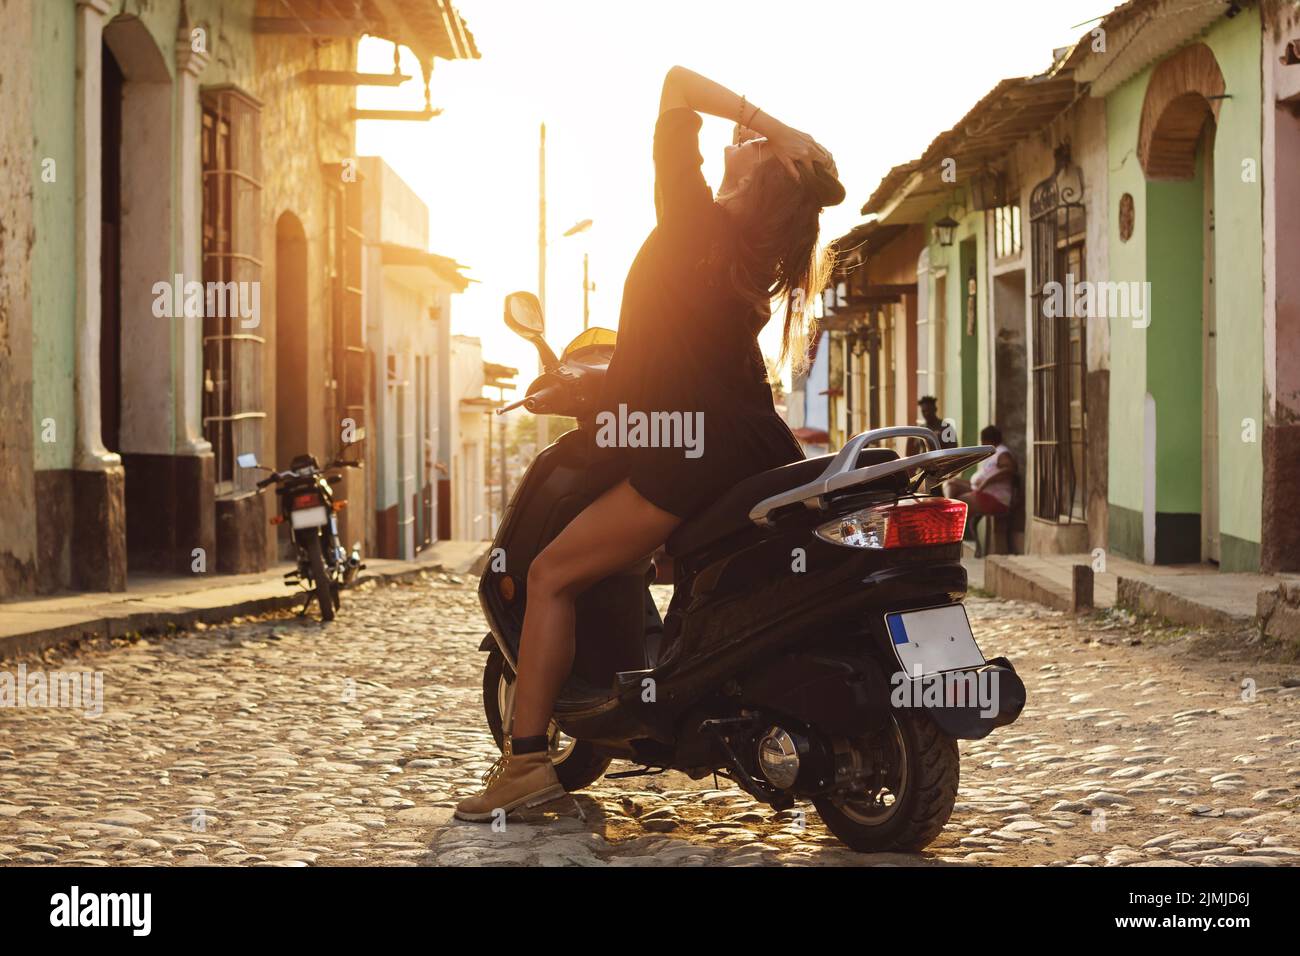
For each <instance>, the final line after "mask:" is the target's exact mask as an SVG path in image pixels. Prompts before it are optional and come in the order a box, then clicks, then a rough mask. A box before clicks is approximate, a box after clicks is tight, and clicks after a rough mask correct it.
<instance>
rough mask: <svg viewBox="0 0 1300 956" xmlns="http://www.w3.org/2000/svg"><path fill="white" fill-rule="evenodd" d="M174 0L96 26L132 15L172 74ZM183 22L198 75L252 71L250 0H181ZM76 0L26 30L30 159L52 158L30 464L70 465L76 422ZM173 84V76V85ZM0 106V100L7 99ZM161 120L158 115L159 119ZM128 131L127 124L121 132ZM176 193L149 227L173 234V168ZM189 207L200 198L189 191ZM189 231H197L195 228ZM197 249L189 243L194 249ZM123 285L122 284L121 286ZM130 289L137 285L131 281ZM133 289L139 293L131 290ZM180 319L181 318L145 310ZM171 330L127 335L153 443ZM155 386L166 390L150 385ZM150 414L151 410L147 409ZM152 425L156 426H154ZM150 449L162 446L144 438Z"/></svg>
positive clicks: (41, 226) (118, 13)
mask: <svg viewBox="0 0 1300 956" xmlns="http://www.w3.org/2000/svg"><path fill="white" fill-rule="evenodd" d="M181 6H182V3H181V0H124V2H122V3H120V4H119V5H118V6H117V7H116V8H115V9H114V10H113V12H112V13H111V14H110V15H109V16H108V17H106V18H105V27H106V28H107V27H108V26H110V25H111V24H112V22H113V20H114V19H116V18H119V17H122V18H131V17H134V18H138V19H139V21H140V23H141V24H142V25H143V26H144V27H145V29H146V30H147V31H148V34H149V37H150V38H151V40H152V42H153V43H154V44H155V45H156V46H157V49H158V53H159V55H160V56H161V58H162V60H163V62H164V63H165V64H166V69H167V70H168V71H169V72H170V74H171V76H172V77H173V79H174V78H175V75H176V39H177V31H178V27H179V25H180V18H181ZM185 6H186V8H187V10H188V13H189V18H190V21H191V23H192V24H194V25H195V26H198V27H201V28H202V29H203V30H204V31H205V35H204V37H203V42H205V43H206V47H207V50H208V51H209V54H210V57H211V59H210V61H209V63H208V65H207V68H206V69H205V71H204V73H203V74H202V76H201V77H200V83H202V84H204V85H210V84H212V85H215V84H221V83H238V84H239V85H241V86H245V87H247V86H248V84H249V83H250V80H251V76H252V74H253V69H254V63H253V41H252V36H251V29H252V13H253V2H252V0H188V2H187V3H186V4H185ZM75 14H76V2H75V0H41V2H39V3H35V4H33V31H32V47H31V49H32V51H33V52H34V54H35V55H34V56H32V57H31V67H32V100H33V102H34V107H35V108H34V111H33V114H32V135H33V137H34V139H35V146H36V157H37V163H38V164H39V163H41V162H42V161H44V160H47V159H48V160H51V161H52V162H53V166H52V167H50V168H51V169H52V172H53V176H54V178H53V180H52V181H46V180H45V179H44V178H42V177H41V176H40V172H41V169H40V167H39V165H38V169H37V179H36V183H35V194H34V216H35V221H36V241H35V243H34V245H33V248H32V304H33V310H34V315H35V325H36V331H35V336H34V343H33V380H34V382H33V387H34V391H33V408H34V415H33V420H32V422H31V427H32V429H33V432H34V434H35V436H36V439H35V454H36V467H37V468H38V469H54V468H71V467H72V459H73V447H74V446H73V436H74V434H75V430H76V422H75V411H74V404H73V385H74V379H73V368H74V357H73V356H74V346H75V337H76V336H75V322H76V319H75V311H74V310H75V306H76V282H75V276H76V272H75V268H76V263H75V259H74V256H73V248H74V243H75V241H76V234H75V228H76V221H75V216H76V196H75V195H74V185H75V183H74V178H73V173H74V169H75V146H76V122H77V119H76V110H75V104H74V93H75V81H76V75H75V74H76V69H75V65H76V53H75V43H76V22H75ZM172 89H173V92H174V86H173V88H172ZM6 108H7V107H6ZM176 108H177V103H176V98H175V96H172V97H171V102H170V104H169V109H170V111H171V116H170V129H171V130H173V131H174V130H176V129H177V128H178V124H177V116H176ZM164 125H167V124H164ZM129 135H130V134H129V133H128V136H129ZM177 148H178V143H177V141H176V139H175V135H174V134H173V136H172V141H171V144H170V149H171V155H170V161H171V163H172V165H173V167H174V163H175V159H176V150H177ZM171 179H172V184H173V185H172V188H173V190H175V191H176V192H175V194H174V195H173V197H172V201H171V203H170V210H171V216H170V221H167V222H162V223H157V224H155V226H154V228H155V229H157V230H161V231H162V232H163V233H165V234H170V235H172V236H174V235H176V234H177V231H178V228H179V217H180V215H181V212H180V210H181V205H182V204H181V202H180V196H179V190H180V188H181V187H180V183H179V177H175V176H173V177H172V178H171ZM195 202H196V203H197V208H200V209H201V208H202V205H201V201H200V200H199V198H198V197H196V199H195ZM195 235H196V238H197V235H198V234H197V231H196V233H195ZM169 247H170V252H171V257H170V262H169V263H168V264H167V268H165V269H159V270H158V271H159V273H160V274H158V275H129V276H126V277H125V279H126V280H127V282H130V283H136V284H140V285H143V286H144V288H145V289H146V290H147V289H149V288H152V285H153V283H154V282H157V281H162V280H168V281H170V279H171V276H172V274H173V273H174V272H176V271H178V270H179V263H180V262H181V261H182V256H181V250H180V249H179V248H177V246H176V244H175V243H174V242H172V243H170V246H169ZM195 254H196V255H197V250H196V251H195ZM131 291H132V290H130V289H126V288H124V293H125V294H126V295H130V294H131ZM135 291H137V292H138V290H135ZM136 298H137V299H140V298H141V296H140V295H136ZM149 320H150V321H158V322H179V321H184V320H183V319H177V320H173V319H156V320H155V319H153V316H152V315H150V316H149ZM175 333H176V330H175V329H172V330H171V331H170V333H169V334H167V335H159V336H157V337H148V338H144V339H137V341H136V344H137V346H138V347H139V348H140V349H141V350H144V351H145V352H146V354H147V356H148V359H149V360H150V361H151V362H153V363H154V364H153V365H152V368H153V371H152V372H151V373H150V376H149V377H150V382H149V385H150V388H149V392H150V393H151V397H150V399H149V401H150V409H151V410H152V411H157V410H158V409H162V410H163V411H164V413H165V415H166V416H168V417H166V418H163V419H162V421H163V422H164V424H165V426H166V427H164V428H163V429H162V430H161V431H159V432H158V434H159V436H163V437H161V438H159V437H158V436H152V437H151V438H150V439H148V441H149V442H150V443H151V446H152V445H157V444H158V443H159V442H160V441H165V442H168V443H170V441H171V439H172V436H173V435H174V433H175V429H174V428H171V427H170V417H169V416H170V413H171V409H172V408H173V407H174V402H173V400H172V396H171V388H172V387H173V379H172V375H171V371H172V369H173V364H172V351H173V350H174V349H175V348H176V347H177V341H178V338H177V336H176V334H175ZM159 390H163V391H164V392H165V394H161V395H159V394H157V392H158V391H159ZM155 417H156V416H155ZM50 422H52V423H53V427H54V434H55V436H56V440H54V441H44V440H42V437H43V436H44V437H48V436H49V428H48V425H47V423H50ZM154 430H155V431H157V429H154ZM149 450H150V451H169V450H170V448H169V447H168V448H157V447H150V448H149Z"/></svg>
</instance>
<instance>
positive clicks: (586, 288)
mask: <svg viewBox="0 0 1300 956" xmlns="http://www.w3.org/2000/svg"><path fill="white" fill-rule="evenodd" d="M590 261H591V253H589V252H584V253H583V254H582V331H584V332H585V331H587V326H589V325H590V324H591V303H590V300H589V299H588V297H587V296H588V293H590V292H591V291H592V289H594V288H595V286H593V285H592V284H591V280H590V279H589V278H588V276H589V274H590Z"/></svg>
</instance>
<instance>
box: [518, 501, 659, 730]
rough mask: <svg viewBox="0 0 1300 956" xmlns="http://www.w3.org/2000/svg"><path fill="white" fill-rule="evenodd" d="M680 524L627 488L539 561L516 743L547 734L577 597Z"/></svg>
mask: <svg viewBox="0 0 1300 956" xmlns="http://www.w3.org/2000/svg"><path fill="white" fill-rule="evenodd" d="M680 523H681V519H680V518H678V517H677V516H676V515H674V514H670V513H669V512H667V511H664V510H663V509H661V508H658V507H656V506H655V505H652V504H651V503H650V502H649V501H647V500H646V499H645V498H642V497H641V495H640V494H638V493H637V492H636V490H635V489H634V488H633V487H632V486H631V485H630V484H629V483H628V482H626V481H622V482H619V483H618V484H617V485H615V486H614V487H613V488H611V489H609V491H607V492H605V493H604V494H603V495H601V496H600V497H599V498H597V499H596V500H595V501H593V502H592V503H591V504H590V505H588V506H587V508H586V509H585V510H583V512H582V513H581V514H579V515H578V516H577V517H576V518H574V519H573V521H572V522H570V523H569V525H568V527H566V528H565V529H564V530H563V531H561V532H560V534H559V535H558V536H557V537H556V538H555V540H554V541H552V542H551V543H550V544H548V545H547V546H546V547H545V548H544V549H543V550H542V553H541V554H539V555H538V556H537V557H536V558H534V559H533V563H532V567H530V568H529V570H528V607H527V609H526V610H525V611H524V627H523V634H522V636H521V637H520V643H519V667H518V676H517V678H516V682H515V717H514V727H513V729H512V734H513V736H515V737H537V736H542V735H543V734H545V733H546V728H547V726H548V725H549V724H550V722H551V712H552V711H553V709H554V707H555V698H556V697H557V696H558V695H559V693H560V688H562V687H563V686H564V682H565V681H566V680H568V677H569V671H570V670H571V669H572V668H573V653H574V633H573V629H574V612H573V604H574V601H575V600H576V599H577V597H578V595H579V594H581V593H582V592H583V591H584V590H586V589H587V588H588V587H590V586H591V585H592V584H595V583H596V582H597V581H599V580H600V579H601V578H604V577H607V576H608V575H610V574H612V573H614V572H615V571H618V570H619V569H620V568H625V567H627V566H628V565H630V564H632V563H633V562H635V561H638V560H640V559H641V558H644V557H647V556H648V555H650V554H651V553H652V552H653V551H654V550H655V548H657V547H658V546H659V545H661V544H663V543H664V541H666V540H667V539H668V536H669V535H670V534H672V532H673V529H674V528H676V527H677V525H678V524H680ZM507 560H509V556H507Z"/></svg>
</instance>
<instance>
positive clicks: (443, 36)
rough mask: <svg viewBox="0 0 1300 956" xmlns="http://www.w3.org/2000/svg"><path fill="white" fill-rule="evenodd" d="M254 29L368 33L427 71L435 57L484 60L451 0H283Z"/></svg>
mask: <svg viewBox="0 0 1300 956" xmlns="http://www.w3.org/2000/svg"><path fill="white" fill-rule="evenodd" d="M253 31H254V32H255V33H263V34H282V35H284V34H288V35H301V36H312V37H317V38H321V39H328V38H331V37H333V38H357V39H359V38H360V37H361V36H363V35H366V34H368V35H370V36H376V37H380V38H381V39H384V40H391V41H392V42H394V43H399V44H401V45H402V46H405V47H407V48H408V49H410V51H411V52H412V53H414V54H415V56H416V59H418V60H419V61H420V64H421V66H422V67H423V68H424V69H426V70H427V69H428V68H429V67H430V66H432V64H433V61H434V58H435V57H436V58H440V59H443V60H476V59H478V58H479V51H478V45H477V44H476V43H475V42H474V34H472V33H470V32H469V28H468V27H467V26H466V25H465V20H464V18H463V17H462V16H461V15H460V14H459V13H458V12H457V11H456V8H455V7H453V6H452V4H451V0H280V2H279V12H278V13H276V14H275V15H274V16H268V17H254V19H253Z"/></svg>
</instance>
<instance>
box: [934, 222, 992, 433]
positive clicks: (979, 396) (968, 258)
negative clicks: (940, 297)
mask: <svg viewBox="0 0 1300 956" xmlns="http://www.w3.org/2000/svg"><path fill="white" fill-rule="evenodd" d="M950 208H951V207H950V206H949V205H948V204H946V203H945V204H944V205H942V206H939V207H936V208H935V209H933V210H931V211H930V214H929V217H928V220H927V222H926V232H927V234H928V235H930V236H931V237H933V226H934V221H935V220H936V219H942V218H943V217H944V216H945V215H947V214H948V213H949V211H950ZM954 218H955V217H954ZM984 235H985V230H984V214H983V213H982V212H967V213H966V214H965V215H963V216H962V217H961V221H960V225H959V226H958V228H957V229H956V232H955V235H954V237H953V244H952V245H951V246H941V245H939V244H938V243H937V242H935V241H933V238H932V239H931V242H930V280H929V281H930V299H931V301H932V302H935V303H936V311H935V316H936V321H939V320H942V322H943V353H944V356H943V388H942V392H941V395H940V405H939V413H940V414H941V415H942V416H943V417H944V418H951V419H954V420H955V421H956V422H957V434H958V437H959V439H960V441H961V443H962V444H963V445H974V444H978V442H979V433H980V429H981V428H983V427H984V426H985V425H987V424H988V423H989V421H990V418H989V415H990V404H989V395H990V389H991V383H990V381H989V372H988V369H989V355H988V335H987V334H986V329H985V324H986V323H987V321H988V300H989V295H990V289H989V277H988V267H987V262H988V256H987V254H986V250H985V242H984ZM972 262H973V264H974V266H975V281H976V284H977V287H978V291H977V293H976V295H977V298H976V303H975V334H974V335H967V334H966V299H967V294H966V285H967V279H968V278H969V274H970V267H971V265H972ZM937 269H947V276H948V277H947V285H946V289H945V296H944V302H943V303H942V310H939V309H938V308H937V306H938V304H939V303H938V302H937V300H936V296H935V281H934V272H935V270H937Z"/></svg>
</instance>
